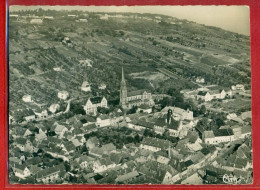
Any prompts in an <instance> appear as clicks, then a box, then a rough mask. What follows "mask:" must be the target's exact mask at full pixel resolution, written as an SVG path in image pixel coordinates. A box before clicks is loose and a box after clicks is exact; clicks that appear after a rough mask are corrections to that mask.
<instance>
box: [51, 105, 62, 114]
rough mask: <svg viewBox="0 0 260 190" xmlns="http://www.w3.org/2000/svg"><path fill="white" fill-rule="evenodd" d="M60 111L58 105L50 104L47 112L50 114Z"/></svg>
mask: <svg viewBox="0 0 260 190" xmlns="http://www.w3.org/2000/svg"><path fill="white" fill-rule="evenodd" d="M59 109H60V105H59V104H52V105H51V106H50V107H49V111H50V112H51V113H56V112H57V111H59Z"/></svg>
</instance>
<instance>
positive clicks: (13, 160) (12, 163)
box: [9, 157, 22, 165]
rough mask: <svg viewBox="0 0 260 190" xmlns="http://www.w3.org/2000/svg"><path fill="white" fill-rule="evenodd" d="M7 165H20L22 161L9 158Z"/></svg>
mask: <svg viewBox="0 0 260 190" xmlns="http://www.w3.org/2000/svg"><path fill="white" fill-rule="evenodd" d="M9 164H10V165H21V164H22V160H21V159H18V158H17V157H9Z"/></svg>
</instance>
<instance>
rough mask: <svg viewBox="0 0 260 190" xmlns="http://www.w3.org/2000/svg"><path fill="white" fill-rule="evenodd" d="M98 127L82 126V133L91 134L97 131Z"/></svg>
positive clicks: (92, 125)
mask: <svg viewBox="0 0 260 190" xmlns="http://www.w3.org/2000/svg"><path fill="white" fill-rule="evenodd" d="M97 129H98V127H97V126H96V124H94V123H93V124H89V125H84V126H83V131H84V133H86V134H87V133H91V132H93V131H97Z"/></svg>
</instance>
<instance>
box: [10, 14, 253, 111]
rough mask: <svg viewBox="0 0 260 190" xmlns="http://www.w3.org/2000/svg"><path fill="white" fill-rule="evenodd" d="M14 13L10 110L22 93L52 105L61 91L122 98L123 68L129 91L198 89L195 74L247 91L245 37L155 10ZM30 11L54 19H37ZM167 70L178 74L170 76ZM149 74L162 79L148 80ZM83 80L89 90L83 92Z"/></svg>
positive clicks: (17, 104) (19, 101)
mask: <svg viewBox="0 0 260 190" xmlns="http://www.w3.org/2000/svg"><path fill="white" fill-rule="evenodd" d="M14 14H18V15H19V19H17V18H10V20H9V84H10V88H9V95H10V96H9V98H10V110H11V111H12V110H16V109H19V108H23V107H24V106H23V104H24V103H23V102H22V97H23V96H24V95H25V94H29V95H31V96H32V98H33V99H34V100H35V101H36V102H37V103H41V104H47V105H50V104H52V103H55V102H56V101H58V98H57V93H58V91H61V90H66V91H68V92H69V93H70V96H71V97H72V98H80V97H88V96H95V95H97V94H102V93H103V94H105V95H106V96H107V98H108V99H109V100H114V99H118V98H119V97H118V94H119V92H118V91H119V85H120V80H121V67H122V66H124V70H125V75H126V80H127V83H128V84H127V85H128V86H129V87H128V89H129V90H132V89H141V88H148V89H151V90H152V91H153V92H165V91H166V90H167V89H169V88H172V87H174V88H176V89H178V90H181V89H187V88H195V87H197V86H196V85H194V81H195V79H196V77H203V78H205V81H206V83H207V84H218V85H220V86H224V87H230V86H231V85H234V84H238V83H239V84H244V85H245V86H246V88H250V76H251V71H250V54H249V53H250V50H249V43H250V41H249V37H248V36H243V35H239V34H236V33H232V32H228V31H225V30H222V29H220V28H216V27H209V26H205V25H200V24H197V23H194V22H190V21H187V20H179V19H176V18H172V17H167V16H163V15H153V14H134V13H131V14H130V13H122V14H120V15H123V16H120V17H117V16H116V15H115V14H113V13H108V14H107V16H108V18H106V19H103V18H102V16H104V13H102V14H101V13H86V12H80V11H76V12H74V13H69V12H67V11H63V12H62V11H59V12H56V11H38V12H36V11H35V12H33V11H30V12H26V11H23V12H17V13H14ZM28 14H31V15H32V14H34V15H35V16H39V17H42V16H43V15H45V16H46V15H48V16H53V19H43V22H42V23H41V24H32V23H30V21H31V19H32V18H30V17H26V15H28ZM69 14H75V15H76V16H75V17H69V16H68V15H69ZM79 19H87V22H79ZM64 39H66V40H64ZM80 60H91V66H87V65H84V64H80ZM165 70H168V71H169V73H171V75H172V76H174V77H169V73H168V74H167V75H165V73H164V72H162V71H165ZM143 72H146V74H145V76H143V77H142V73H143ZM138 73H140V74H138ZM149 73H150V74H151V77H152V75H155V76H156V75H159V74H160V75H161V74H162V75H164V77H160V80H150V78H151V77H149V76H147V74H148V75H149ZM136 76H138V77H136ZM85 80H87V81H88V82H89V83H90V84H91V86H92V89H93V90H92V93H86V92H82V91H81V90H80V86H81V84H82V82H83V81H85ZM101 83H105V84H106V85H107V89H106V91H105V92H103V91H101V90H99V89H98V85H100V84H101ZM85 100H86V99H84V101H85Z"/></svg>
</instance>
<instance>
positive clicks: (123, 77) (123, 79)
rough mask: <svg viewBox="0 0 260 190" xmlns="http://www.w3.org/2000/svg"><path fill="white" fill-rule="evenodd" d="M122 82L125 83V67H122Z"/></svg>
mask: <svg viewBox="0 0 260 190" xmlns="http://www.w3.org/2000/svg"><path fill="white" fill-rule="evenodd" d="M122 81H125V75H124V67H122Z"/></svg>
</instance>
